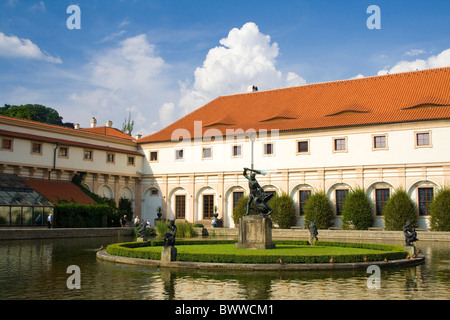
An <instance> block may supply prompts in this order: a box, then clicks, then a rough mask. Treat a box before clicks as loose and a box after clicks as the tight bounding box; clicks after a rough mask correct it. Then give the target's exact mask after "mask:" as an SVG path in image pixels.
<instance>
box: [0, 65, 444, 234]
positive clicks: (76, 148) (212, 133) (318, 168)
mask: <svg viewBox="0 0 450 320" xmlns="http://www.w3.org/2000/svg"><path fill="white" fill-rule="evenodd" d="M0 138H1V140H2V141H1V142H2V145H1V149H0V173H7V174H15V175H18V176H20V177H24V178H28V179H30V178H31V179H42V180H47V181H48V180H50V181H59V180H65V181H67V180H70V179H71V178H72V177H73V175H74V174H76V173H79V172H86V175H85V176H84V181H83V184H84V185H85V186H86V187H87V188H89V189H90V190H91V191H93V192H95V193H97V194H99V195H102V196H105V197H109V198H114V199H116V201H118V199H119V198H120V197H127V198H129V199H131V200H132V202H133V205H134V212H135V214H136V215H139V216H140V217H141V218H143V219H150V220H151V221H152V222H153V221H154V219H155V218H156V217H157V215H156V212H157V210H158V208H159V207H161V209H162V212H163V218H167V219H177V220H178V219H179V220H186V221H189V222H193V223H196V222H200V223H203V224H205V225H208V221H209V220H210V219H211V218H212V214H213V212H214V211H215V210H216V208H215V207H217V212H218V213H219V218H220V219H221V221H222V225H223V226H224V227H234V223H233V219H232V211H233V207H234V205H235V204H236V202H237V200H238V199H239V197H241V196H242V195H247V194H248V192H249V190H248V183H247V180H246V178H245V177H244V176H243V175H242V173H243V168H244V167H248V168H250V167H254V168H255V169H259V170H263V171H265V172H267V174H266V175H265V176H263V175H257V179H258V181H259V183H260V184H261V186H262V187H263V188H264V189H265V190H266V191H268V192H276V193H278V194H281V193H287V194H289V195H290V196H291V197H292V198H293V199H294V203H295V205H296V210H297V214H298V222H297V225H298V226H303V224H304V221H303V216H302V215H303V212H302V208H303V205H304V203H305V201H306V199H307V198H308V197H309V196H310V195H311V194H312V193H314V192H316V191H324V192H325V193H326V194H327V196H328V197H329V199H330V201H331V202H332V204H333V207H334V210H335V215H336V219H335V226H336V227H340V226H341V217H340V214H341V209H342V203H343V201H344V199H345V196H346V194H347V193H348V192H349V191H350V190H352V189H354V188H356V187H360V188H363V189H364V190H365V191H366V193H367V195H368V196H369V197H370V198H371V200H372V201H373V214H374V217H375V224H374V227H380V228H382V227H383V212H382V210H383V205H384V203H385V202H386V201H387V199H388V198H389V197H390V196H391V195H392V194H393V192H394V191H395V190H396V189H398V188H403V189H404V190H406V192H407V193H408V194H409V196H410V197H411V199H412V200H413V201H414V202H415V203H416V204H417V210H418V215H419V217H420V219H419V228H428V227H429V204H430V202H431V201H432V199H433V196H434V195H435V194H436V191H437V190H438V189H439V188H442V187H444V186H450V148H449V140H450V68H439V69H430V70H424V71H416V72H409V73H400V74H394V75H386V76H377V77H369V78H362V79H354V80H346V81H337V82H329V83H320V84H313V85H306V86H300V87H293V88H285V89H278V90H270V91H260V92H258V91H256V90H254V87H253V90H251V92H248V93H244V94H236V95H230V96H224V97H219V98H217V99H215V100H213V101H211V102H210V103H208V104H206V105H205V106H203V107H201V108H199V109H197V110H195V111H194V112H192V113H190V114H188V115H187V116H185V117H183V118H181V119H179V120H178V121H176V122H174V123H173V124H171V125H169V126H168V127H166V128H164V129H163V130H161V131H159V132H157V133H155V134H152V135H150V136H147V137H136V138H133V137H129V136H126V135H124V134H122V133H121V132H120V131H119V130H117V129H114V128H112V127H111V123H109V122H108V123H107V125H106V126H104V127H97V126H96V124H95V123H93V124H92V125H91V128H86V129H79V128H77V129H68V128H61V127H57V126H51V125H45V124H41V123H36V122H31V121H26V120H19V119H13V118H8V117H0Z"/></svg>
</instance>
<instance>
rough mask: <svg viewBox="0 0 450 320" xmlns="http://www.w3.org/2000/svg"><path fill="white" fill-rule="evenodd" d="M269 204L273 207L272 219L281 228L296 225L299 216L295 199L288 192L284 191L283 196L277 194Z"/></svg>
mask: <svg viewBox="0 0 450 320" xmlns="http://www.w3.org/2000/svg"><path fill="white" fill-rule="evenodd" d="M269 205H270V207H271V208H272V209H273V212H272V221H273V222H274V223H276V224H278V226H279V227H280V228H281V229H289V228H290V227H292V226H293V225H295V223H296V222H297V217H296V214H295V205H294V200H292V198H291V197H290V196H289V195H288V194H287V193H284V192H283V194H282V195H281V196H278V195H275V196H274V197H273V198H272V200H270V202H269Z"/></svg>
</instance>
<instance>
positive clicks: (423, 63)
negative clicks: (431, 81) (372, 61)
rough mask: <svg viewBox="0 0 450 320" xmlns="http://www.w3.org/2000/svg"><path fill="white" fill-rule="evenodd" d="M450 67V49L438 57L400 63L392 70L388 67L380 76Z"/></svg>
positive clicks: (379, 72)
mask: <svg viewBox="0 0 450 320" xmlns="http://www.w3.org/2000/svg"><path fill="white" fill-rule="evenodd" d="M449 66H450V49H446V50H444V51H442V52H441V53H439V54H438V55H435V56H431V57H429V58H428V59H426V60H424V59H416V60H414V61H405V60H403V61H400V62H398V63H397V64H396V65H395V66H393V67H392V68H390V69H389V68H388V67H386V68H385V69H383V70H380V71H378V75H385V74H391V73H399V72H408V71H416V70H424V69H432V68H442V67H449Z"/></svg>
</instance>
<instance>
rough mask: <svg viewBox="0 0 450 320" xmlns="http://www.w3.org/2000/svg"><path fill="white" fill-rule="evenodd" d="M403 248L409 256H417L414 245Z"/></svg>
mask: <svg viewBox="0 0 450 320" xmlns="http://www.w3.org/2000/svg"><path fill="white" fill-rule="evenodd" d="M403 250H405V252H407V253H408V256H409V257H417V250H416V246H414V245H412V246H403Z"/></svg>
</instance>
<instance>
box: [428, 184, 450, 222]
mask: <svg viewBox="0 0 450 320" xmlns="http://www.w3.org/2000/svg"><path fill="white" fill-rule="evenodd" d="M430 215H431V219H430V223H431V229H432V230H433V231H450V188H448V187H445V188H443V189H441V190H439V191H438V192H437V194H436V196H435V197H434V199H433V202H431V206H430Z"/></svg>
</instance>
